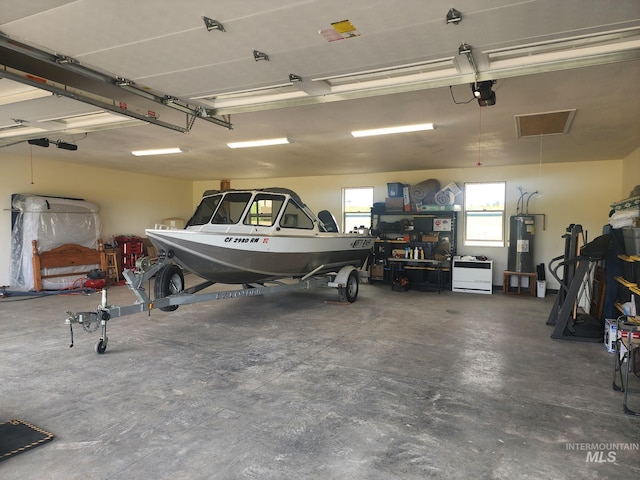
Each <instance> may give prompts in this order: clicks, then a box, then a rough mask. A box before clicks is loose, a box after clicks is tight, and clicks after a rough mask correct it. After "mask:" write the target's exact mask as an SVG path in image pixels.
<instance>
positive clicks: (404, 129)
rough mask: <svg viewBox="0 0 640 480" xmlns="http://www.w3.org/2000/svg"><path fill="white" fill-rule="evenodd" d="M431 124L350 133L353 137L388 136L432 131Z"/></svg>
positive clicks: (432, 126)
mask: <svg viewBox="0 0 640 480" xmlns="http://www.w3.org/2000/svg"><path fill="white" fill-rule="evenodd" d="M434 128H435V126H434V125H433V123H419V124H416V125H401V126H398V127H386V128H375V129H372V130H355V131H353V132H351V135H353V136H354V137H370V136H372V135H388V134H390V133H407V132H421V131H423V130H433V129H434Z"/></svg>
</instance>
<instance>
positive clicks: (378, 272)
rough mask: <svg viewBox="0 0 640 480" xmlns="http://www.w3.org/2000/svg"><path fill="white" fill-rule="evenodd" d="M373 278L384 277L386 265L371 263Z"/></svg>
mask: <svg viewBox="0 0 640 480" xmlns="http://www.w3.org/2000/svg"><path fill="white" fill-rule="evenodd" d="M371 278H372V279H373V280H382V279H384V266H383V265H371Z"/></svg>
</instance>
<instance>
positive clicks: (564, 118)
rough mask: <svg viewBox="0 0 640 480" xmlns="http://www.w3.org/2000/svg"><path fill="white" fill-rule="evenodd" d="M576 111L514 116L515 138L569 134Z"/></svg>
mask: <svg viewBox="0 0 640 480" xmlns="http://www.w3.org/2000/svg"><path fill="white" fill-rule="evenodd" d="M575 114H576V109H575V108H574V109H572V110H559V111H556V112H543V113H532V114H528V115H516V116H515V120H516V137H517V138H520V137H539V136H541V135H562V134H565V133H568V132H569V129H570V128H571V123H572V122H573V117H574V116H575Z"/></svg>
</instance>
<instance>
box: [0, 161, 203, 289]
mask: <svg viewBox="0 0 640 480" xmlns="http://www.w3.org/2000/svg"><path fill="white" fill-rule="evenodd" d="M2 153H3V152H2V151H0V172H2V174H1V175H0V241H1V249H0V250H1V252H0V285H9V281H10V242H11V212H10V211H9V209H10V208H11V205H10V204H11V194H13V193H33V194H39V195H52V196H60V197H74V198H83V199H85V200H86V201H88V202H92V203H95V204H97V205H99V206H100V218H101V220H102V238H103V239H104V240H105V242H108V241H109V240H110V239H111V237H112V236H113V235H118V234H131V235H139V236H143V235H144V230H145V228H153V226H154V225H155V224H156V223H160V222H161V221H162V220H163V219H165V218H169V217H181V218H186V219H188V218H189V216H190V215H191V211H192V207H193V205H192V198H191V195H192V186H191V182H189V181H185V180H174V179H170V178H162V177H156V176H150V175H139V174H132V173H124V172H118V171H115V170H109V169H106V168H95V167H88V166H82V165H77V164H69V163H64V162H55V161H51V160H49V159H46V158H43V157H42V156H41V157H39V158H34V160H33V184H32V183H31V177H32V173H31V168H30V160H29V157H25V156H8V155H4V154H2ZM76 154H77V153H76Z"/></svg>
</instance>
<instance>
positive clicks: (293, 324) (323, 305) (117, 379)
mask: <svg viewBox="0 0 640 480" xmlns="http://www.w3.org/2000/svg"><path fill="white" fill-rule="evenodd" d="M109 300H110V303H111V304H120V305H126V304H130V303H132V301H133V295H132V294H131V293H130V292H129V291H128V289H127V288H126V287H114V288H111V289H110V298H109ZM336 300H337V293H336V292H335V290H332V289H327V288H318V289H313V290H310V291H299V292H294V293H284V294H277V295H272V296H268V297H256V298H243V299H232V300H221V301H216V302H209V303H202V304H197V305H190V306H182V307H180V308H179V309H178V310H177V311H176V312H173V313H163V312H159V311H154V312H153V313H152V316H151V317H150V318H149V317H147V315H146V314H137V315H132V316H128V317H123V318H119V319H113V320H112V321H110V323H109V337H110V341H109V346H108V350H107V352H106V354H104V355H97V354H95V353H94V352H93V345H94V343H95V341H96V340H97V338H98V334H97V333H95V334H91V335H87V334H85V333H84V332H83V331H82V329H81V328H80V329H79V328H76V329H75V330H76V331H75V333H76V345H75V347H74V348H69V336H68V329H67V327H66V326H65V324H64V319H65V311H67V310H72V311H83V310H89V309H92V308H94V307H95V306H96V305H97V304H99V303H100V295H99V294H96V295H93V296H57V297H46V298H37V299H33V300H23V299H22V297H10V298H8V299H4V300H0V326H1V328H0V357H1V362H0V378H1V379H2V388H1V390H0V422H6V421H9V420H11V419H14V418H15V419H21V420H24V421H27V422H30V423H32V424H35V425H37V426H38V427H41V428H43V429H45V430H48V431H50V432H53V433H54V434H55V435H56V438H55V439H54V440H53V441H52V442H50V443H47V444H45V445H43V446H40V447H38V448H36V449H34V450H32V451H29V452H25V453H23V454H20V455H17V456H15V457H12V458H9V459H8V460H6V461H4V462H1V463H0V478H2V479H3V480H12V479H19V480H26V479H44V478H47V479H65V480H69V479H83V480H86V479H109V480H115V479H118V480H120V479H122V480H125V479H126V480H134V479H145V480H146V479H172V480H176V479H190V480H192V479H225V480H226V479H279V480H280V479H295V480H300V479H341V480H348V479H366V480H374V479H380V480H383V479H384V480H388V479H463V478H473V479H504V480H507V479H508V480H513V479H555V480H559V479H603V478H607V479H614V478H616V479H617V478H619V479H630V478H639V477H640V451H638V450H637V448H638V444H639V443H640V417H630V416H626V415H624V414H623V412H622V394H621V393H619V392H615V391H613V390H612V389H611V381H612V354H610V353H607V352H606V350H605V349H604V347H603V346H602V345H601V344H593V343H580V342H569V341H558V340H551V339H550V338H549V336H550V334H551V327H549V326H546V325H545V321H546V319H547V316H548V314H549V311H550V309H551V306H552V304H553V300H554V298H553V297H551V296H548V297H547V298H546V299H539V298H530V297H518V296H503V295H502V294H499V293H497V294H494V295H491V296H488V295H474V294H464V293H453V292H443V293H442V294H438V293H437V292H420V291H412V290H410V291H408V292H393V291H391V289H390V287H389V286H388V285H381V284H377V285H361V289H360V295H359V298H358V301H357V302H356V303H354V304H350V305H343V304H338V303H336V302H335V301H336ZM634 381H637V379H634ZM630 400H632V401H633V403H632V405H631V406H634V405H639V406H640V394H636V395H635V396H633V397H630ZM594 444H595V447H591V445H594ZM612 444H616V445H617V447H616V445H612ZM620 445H621V446H620ZM585 448H596V449H598V451H600V452H603V454H600V455H599V456H597V457H594V456H591V457H590V456H589V453H588V451H587V450H585ZM612 448H618V450H612ZM620 448H622V449H620ZM634 449H635V450H634ZM611 451H614V452H615V453H614V455H613V458H612V456H611V455H610V452H611ZM598 459H599V460H602V461H601V462H598V461H596V460H598ZM612 459H613V460H614V461H608V460H612Z"/></svg>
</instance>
